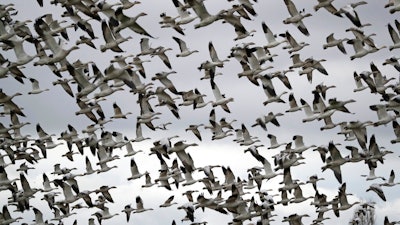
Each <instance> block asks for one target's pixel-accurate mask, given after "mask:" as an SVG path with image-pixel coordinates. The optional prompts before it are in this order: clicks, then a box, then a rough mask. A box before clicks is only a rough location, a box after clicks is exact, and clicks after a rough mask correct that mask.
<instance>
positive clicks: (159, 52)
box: [151, 46, 172, 69]
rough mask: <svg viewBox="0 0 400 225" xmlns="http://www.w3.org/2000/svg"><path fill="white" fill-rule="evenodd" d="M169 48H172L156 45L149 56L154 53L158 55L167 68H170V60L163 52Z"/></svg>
mask: <svg viewBox="0 0 400 225" xmlns="http://www.w3.org/2000/svg"><path fill="white" fill-rule="evenodd" d="M170 50H172V48H165V47H162V46H159V47H157V48H155V49H154V52H153V53H152V54H151V56H152V57H153V56H155V55H156V56H158V57H159V58H160V59H161V61H162V62H163V63H164V64H165V65H166V66H167V67H168V68H169V69H172V66H171V62H170V60H169V58H168V56H167V54H165V52H167V51H170Z"/></svg>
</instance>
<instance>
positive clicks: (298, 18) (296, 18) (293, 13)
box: [283, 0, 311, 36]
mask: <svg viewBox="0 0 400 225" xmlns="http://www.w3.org/2000/svg"><path fill="white" fill-rule="evenodd" d="M284 1H285V5H286V8H287V10H288V11H289V14H290V17H288V18H286V19H285V20H284V21H283V23H284V24H290V23H292V24H294V25H295V26H296V27H297V28H298V29H299V30H300V32H301V33H303V34H304V35H306V36H309V35H310V33H309V32H308V29H307V27H306V26H305V25H304V23H303V21H302V20H303V19H304V18H305V17H309V16H311V13H305V14H303V12H302V11H298V10H297V9H296V6H295V4H294V3H293V2H292V1H291V0H284Z"/></svg>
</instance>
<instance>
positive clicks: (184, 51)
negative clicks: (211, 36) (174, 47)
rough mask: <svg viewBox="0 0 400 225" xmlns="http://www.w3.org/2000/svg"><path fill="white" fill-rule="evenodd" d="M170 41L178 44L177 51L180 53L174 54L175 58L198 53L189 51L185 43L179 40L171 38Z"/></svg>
mask: <svg viewBox="0 0 400 225" xmlns="http://www.w3.org/2000/svg"><path fill="white" fill-rule="evenodd" d="M172 39H174V41H176V43H178V45H179V49H180V51H181V52H180V53H178V54H176V57H186V56H189V55H191V54H193V53H196V52H199V51H198V50H190V49H189V48H188V47H187V45H186V42H185V41H183V40H182V39H180V38H177V37H172Z"/></svg>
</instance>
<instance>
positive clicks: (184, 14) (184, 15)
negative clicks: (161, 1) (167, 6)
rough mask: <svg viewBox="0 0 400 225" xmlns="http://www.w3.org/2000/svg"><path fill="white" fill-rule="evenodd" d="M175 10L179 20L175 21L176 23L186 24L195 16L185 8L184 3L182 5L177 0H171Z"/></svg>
mask: <svg viewBox="0 0 400 225" xmlns="http://www.w3.org/2000/svg"><path fill="white" fill-rule="evenodd" d="M172 3H174V6H175V8H176V10H177V11H178V15H179V20H178V21H176V24H177V25H181V24H188V23H190V22H192V21H193V20H195V19H196V18H197V16H193V15H192V14H191V13H190V12H189V11H188V10H187V9H188V8H187V7H186V6H185V5H183V4H182V3H181V2H180V1H179V0H172Z"/></svg>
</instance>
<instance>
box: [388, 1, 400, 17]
mask: <svg viewBox="0 0 400 225" xmlns="http://www.w3.org/2000/svg"><path fill="white" fill-rule="evenodd" d="M390 3H392V4H390ZM386 6H387V7H389V6H390V7H391V8H390V9H389V12H390V13H391V14H394V13H395V12H398V11H400V3H399V2H398V1H396V0H394V1H390V2H389V4H387V5H385V8H387V7H386Z"/></svg>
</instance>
